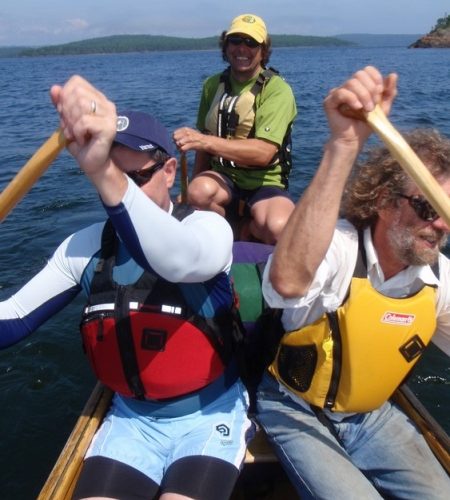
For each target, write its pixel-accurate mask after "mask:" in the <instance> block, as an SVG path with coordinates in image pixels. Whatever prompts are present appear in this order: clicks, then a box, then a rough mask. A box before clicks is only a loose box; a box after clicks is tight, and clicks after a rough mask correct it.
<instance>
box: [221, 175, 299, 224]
mask: <svg viewBox="0 0 450 500" xmlns="http://www.w3.org/2000/svg"><path fill="white" fill-rule="evenodd" d="M219 173H220V175H221V176H222V178H223V180H224V181H225V182H226V184H227V187H228V189H229V190H230V193H231V201H230V203H229V204H228V205H227V206H226V207H225V211H226V219H227V220H233V219H234V218H236V217H250V211H251V208H252V206H253V205H254V204H255V203H257V202H258V201H261V200H268V199H270V198H274V197H276V196H281V197H283V198H288V199H289V200H291V201H292V196H291V195H290V193H289V191H287V189H284V188H282V187H279V186H261V187H259V188H257V189H242V188H240V187H238V186H237V185H236V184H234V183H233V181H232V180H231V179H230V178H229V177H228V176H227V175H226V174H224V173H223V172H219Z"/></svg>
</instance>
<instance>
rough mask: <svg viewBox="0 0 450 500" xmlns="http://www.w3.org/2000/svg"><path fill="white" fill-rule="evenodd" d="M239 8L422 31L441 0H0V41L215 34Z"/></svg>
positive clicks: (300, 30)
mask: <svg viewBox="0 0 450 500" xmlns="http://www.w3.org/2000/svg"><path fill="white" fill-rule="evenodd" d="M242 13H254V14H258V15H260V16H261V17H263V18H264V20H265V21H266V23H267V25H268V29H269V32H270V33H274V34H280V33H283V34H299V35H320V36H327V35H336V34H343V33H378V34H424V33H426V32H428V31H429V30H430V29H431V28H432V27H433V26H434V25H435V23H436V20H437V19H438V18H440V17H443V16H444V15H447V14H450V2H449V0H222V1H213V0H128V1H124V0H2V2H1V5H0V46H7V45H47V44H49V45H50V44H57V43H64V42H71V41H75V40H83V39H86V38H94V37H98V36H107V35H113V34H149V35H173V36H183V37H203V36H215V35H218V34H219V33H220V32H221V31H222V30H223V29H226V27H227V25H228V24H229V22H230V20H231V19H232V18H233V17H234V16H236V15H238V14H242Z"/></svg>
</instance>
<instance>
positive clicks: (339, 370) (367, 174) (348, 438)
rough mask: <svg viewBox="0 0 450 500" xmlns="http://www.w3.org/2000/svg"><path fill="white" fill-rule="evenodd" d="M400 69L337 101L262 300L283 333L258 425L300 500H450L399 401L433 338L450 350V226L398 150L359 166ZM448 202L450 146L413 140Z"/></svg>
mask: <svg viewBox="0 0 450 500" xmlns="http://www.w3.org/2000/svg"><path fill="white" fill-rule="evenodd" d="M396 80H397V78H396V75H394V74H391V75H389V76H387V77H386V78H383V77H382V75H381V74H380V73H379V72H378V70H377V69H376V68H374V67H366V68H364V69H363V70H361V71H358V72H357V73H355V74H354V76H353V77H352V78H351V79H349V80H348V81H347V82H346V83H344V84H343V85H342V86H340V87H338V88H335V89H333V90H332V91H331V92H330V93H329V95H328V97H327V98H326V99H325V103H324V104H325V111H326V114H327V117H328V122H329V127H330V138H329V140H328V142H327V143H326V145H325V148H324V155H323V158H322V161H321V163H320V166H319V168H318V170H317V172H316V174H315V176H314V178H313V180H312V182H311V184H310V185H309V187H308V188H307V190H306V191H305V193H304V194H303V196H302V197H301V198H300V200H299V201H298V203H297V205H296V208H295V210H294V212H293V214H292V216H291V218H290V219H289V221H288V224H287V225H286V228H285V230H284V231H283V233H282V234H281V236H280V239H279V241H278V244H277V246H276V248H275V252H274V254H273V258H272V259H271V261H270V264H269V265H268V267H267V268H266V273H265V276H264V283H263V291H264V296H265V298H266V300H267V302H268V303H269V305H270V306H272V307H275V308H281V309H283V318H282V320H283V326H284V329H285V333H284V335H283V336H282V338H281V341H280V344H279V346H278V349H277V352H276V355H275V358H274V360H273V362H272V364H271V365H270V367H269V370H268V371H267V373H266V374H265V376H264V379H263V382H262V383H261V385H260V387H259V393H258V419H259V422H260V423H261V425H262V426H263V428H264V429H265V430H266V431H267V433H268V435H269V437H270V440H271V441H272V442H273V444H274V446H275V448H276V450H277V454H278V456H279V458H280V461H281V462H282V464H283V465H284V467H285V469H286V471H287V473H288V475H289V477H290V479H291V481H292V482H293V484H294V485H295V487H296V489H297V490H298V492H299V493H300V495H301V498H335V499H342V500H344V499H345V500H347V499H349V498H355V499H356V498H358V499H360V498H364V499H369V498H370V499H376V498H377V499H378V498H381V497H383V498H405V499H412V498H414V499H423V498H426V499H444V498H449V496H450V480H449V478H448V476H447V474H446V472H445V471H444V470H443V468H442V467H441V465H440V464H439V462H438V461H437V459H436V458H435V457H434V455H433V454H432V452H431V450H430V448H429V447H428V445H427V443H426V442H425V440H424V438H423V436H422V435H421V434H420V432H419V431H418V430H417V428H416V427H415V426H414V424H413V423H412V422H411V421H410V420H409V419H408V418H407V417H406V415H405V414H403V413H402V412H401V411H400V409H399V408H398V407H397V406H396V405H395V404H393V403H392V402H391V401H390V400H389V398H390V396H391V395H392V393H393V392H394V391H395V389H396V388H397V387H398V386H399V385H400V384H401V383H402V381H403V380H404V378H405V377H406V376H407V375H408V373H409V372H410V370H411V369H412V367H413V366H414V364H415V363H416V362H417V360H418V359H419V357H420V355H421V354H422V352H423V351H424V349H425V348H426V345H427V344H428V343H429V342H430V341H433V342H434V343H435V344H436V345H437V346H438V347H440V348H441V349H442V350H443V351H444V352H445V353H446V354H447V355H449V354H450V261H449V259H448V258H447V257H446V256H444V255H443V254H442V253H441V252H440V250H441V249H442V248H443V246H444V245H445V242H446V239H447V236H448V234H449V232H450V228H449V227H448V226H447V224H446V223H445V221H444V220H443V219H442V218H441V217H439V215H438V214H437V213H436V212H435V211H434V209H433V208H432V207H431V205H430V204H429V203H428V201H427V200H426V199H425V197H424V195H423V193H421V191H420V189H419V188H418V186H417V185H416V184H415V183H414V182H413V181H412V180H411V179H410V178H409V177H408V176H407V175H406V174H405V173H404V172H403V171H402V169H401V168H400V166H399V164H398V163H397V162H396V161H395V160H394V159H393V158H392V157H391V156H390V154H389V153H388V152H387V151H386V149H384V148H381V149H379V150H376V151H375V152H374V153H373V154H372V155H371V156H369V159H368V160H367V162H365V163H363V164H362V165H361V166H359V167H355V169H354V170H353V171H352V169H353V164H354V162H355V160H356V158H357V155H358V153H359V152H360V151H361V149H362V147H363V145H364V143H365V141H366V140H367V138H368V137H369V135H370V128H369V126H368V125H367V124H366V123H365V122H363V121H360V120H357V119H353V118H349V117H348V116H346V115H344V114H342V112H341V111H342V106H343V105H346V106H348V107H350V108H351V109H353V110H365V111H367V112H369V111H371V110H373V108H374V106H375V105H376V104H379V105H380V106H381V107H382V109H383V110H384V111H385V112H386V113H387V112H389V110H390V107H391V105H392V102H393V100H394V97H395V95H396ZM407 139H408V140H409V141H410V143H411V146H412V148H413V149H415V151H416V152H417V154H418V155H419V157H420V158H421V159H422V161H423V162H424V163H425V165H426V167H428V169H429V170H430V171H431V173H432V174H433V175H434V176H435V177H436V178H437V180H438V182H439V184H440V185H441V186H442V189H443V190H444V192H445V193H446V194H447V195H449V196H450V140H449V139H447V138H445V137H443V136H441V135H439V134H438V133H437V132H436V131H433V130H431V131H430V130H426V131H415V132H413V133H411V134H410V135H408V136H407Z"/></svg>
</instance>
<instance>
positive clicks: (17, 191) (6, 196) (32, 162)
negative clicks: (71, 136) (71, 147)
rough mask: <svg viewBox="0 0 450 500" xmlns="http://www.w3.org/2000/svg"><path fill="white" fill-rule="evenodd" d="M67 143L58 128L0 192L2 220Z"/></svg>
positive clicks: (1, 220) (0, 219) (0, 216)
mask: <svg viewBox="0 0 450 500" xmlns="http://www.w3.org/2000/svg"><path fill="white" fill-rule="evenodd" d="M65 145H66V140H65V138H64V136H63V134H62V132H61V131H60V130H59V129H58V130H56V131H55V132H53V134H52V135H51V136H50V137H49V138H48V139H47V140H46V141H45V143H44V144H43V145H42V146H41V147H40V148H39V149H38V150H37V151H36V153H34V155H33V156H32V157H31V158H30V159H29V160H28V161H27V163H26V164H25V165H24V166H23V167H22V168H21V169H20V170H19V172H18V173H17V174H16V176H15V177H14V178H13V179H12V181H11V182H10V183H9V184H8V185H7V186H6V187H5V189H4V190H3V191H2V193H1V194H0V222H3V220H4V219H5V218H6V216H7V215H8V214H9V212H10V211H11V210H12V209H13V208H14V207H15V206H16V205H17V203H18V202H19V201H20V200H21V199H22V198H23V196H25V194H26V193H27V192H28V191H29V190H30V189H31V187H32V186H33V184H34V183H35V182H36V181H37V180H38V179H39V177H40V176H41V175H42V174H43V173H44V172H45V171H46V170H47V168H48V167H49V165H50V164H51V163H52V161H53V160H54V159H55V158H56V157H57V156H58V154H59V153H60V151H61V150H62V149H64V147H65Z"/></svg>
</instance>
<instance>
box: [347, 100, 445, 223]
mask: <svg viewBox="0 0 450 500" xmlns="http://www.w3.org/2000/svg"><path fill="white" fill-rule="evenodd" d="M341 111H342V113H343V114H345V115H347V116H351V117H354V118H358V119H361V120H365V121H367V123H368V124H369V125H370V126H371V128H372V129H373V130H374V131H375V132H376V133H377V134H378V136H379V137H380V138H381V140H382V141H383V142H384V143H385V145H386V147H387V148H388V149H389V151H390V152H391V154H392V156H393V157H394V158H395V159H396V160H397V161H398V163H399V164H400V166H401V167H402V168H403V170H405V172H406V173H407V174H408V175H409V176H410V177H411V178H412V179H413V181H414V182H415V183H416V184H417V186H418V187H419V189H420V190H421V191H422V192H423V194H424V195H425V198H426V199H427V200H428V201H429V202H430V204H431V206H432V207H433V208H434V209H435V210H436V212H437V213H438V214H439V215H440V216H441V217H442V219H443V220H444V221H445V223H446V224H447V225H448V226H450V198H449V197H448V195H447V193H446V192H445V191H444V190H443V189H442V188H441V186H440V184H439V183H438V182H437V180H436V179H435V178H434V177H433V175H432V174H431V172H430V171H429V170H428V168H427V167H426V166H425V165H424V164H423V163H422V161H421V159H420V158H419V157H418V156H417V155H416V153H415V152H414V151H413V150H412V149H411V147H410V146H409V144H408V143H407V142H406V141H405V139H404V138H403V137H402V135H401V134H400V133H399V132H398V131H397V130H396V129H395V128H394V126H393V125H392V124H391V122H390V121H389V120H388V118H387V117H386V115H385V114H384V112H383V110H382V109H381V108H380V107H379V106H376V107H375V109H374V110H373V111H370V112H369V113H365V112H363V111H360V112H358V111H354V110H350V109H349V108H347V107H346V106H342V108H341Z"/></svg>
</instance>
